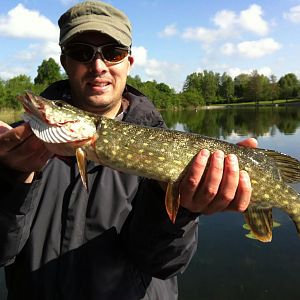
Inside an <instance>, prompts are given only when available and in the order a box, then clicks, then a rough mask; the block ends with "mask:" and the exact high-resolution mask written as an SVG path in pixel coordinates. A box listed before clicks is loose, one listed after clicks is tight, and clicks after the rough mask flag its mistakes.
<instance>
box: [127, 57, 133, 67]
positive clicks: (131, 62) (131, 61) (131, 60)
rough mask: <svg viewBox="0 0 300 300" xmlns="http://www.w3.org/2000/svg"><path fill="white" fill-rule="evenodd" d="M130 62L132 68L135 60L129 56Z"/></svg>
mask: <svg viewBox="0 0 300 300" xmlns="http://www.w3.org/2000/svg"><path fill="white" fill-rule="evenodd" d="M128 60H129V63H130V67H132V65H133V63H134V58H133V56H131V55H130V56H128Z"/></svg>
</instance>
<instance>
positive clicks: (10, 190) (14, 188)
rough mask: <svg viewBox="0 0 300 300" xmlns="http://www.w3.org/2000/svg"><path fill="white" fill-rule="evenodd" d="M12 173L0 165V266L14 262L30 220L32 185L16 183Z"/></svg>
mask: <svg viewBox="0 0 300 300" xmlns="http://www.w3.org/2000/svg"><path fill="white" fill-rule="evenodd" d="M14 178H15V176H14V171H12V170H10V169H8V168H6V167H4V166H1V165H0V191H1V196H0V266H4V265H8V264H10V263H12V262H13V261H14V258H15V256H16V255H17V254H18V253H19V251H20V250H21V248H22V247H23V246H24V244H25V242H26V240H27V238H28V236H29V228H30V223H31V221H30V220H31V219H32V216H31V215H32V214H31V213H30V212H31V207H32V203H31V200H30V198H31V197H27V195H28V193H29V192H30V190H31V186H32V185H33V184H25V183H18V182H16V180H14Z"/></svg>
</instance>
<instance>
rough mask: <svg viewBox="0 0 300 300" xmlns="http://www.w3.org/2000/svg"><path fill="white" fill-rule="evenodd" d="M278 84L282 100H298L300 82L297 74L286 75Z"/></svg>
mask: <svg viewBox="0 0 300 300" xmlns="http://www.w3.org/2000/svg"><path fill="white" fill-rule="evenodd" d="M278 84H279V86H280V91H281V93H280V94H281V97H282V98H284V99H288V98H296V97H298V96H299V95H300V82H299V80H298V79H297V77H296V75H295V74H293V73H289V74H286V75H284V76H283V77H281V78H280V79H279V81H278Z"/></svg>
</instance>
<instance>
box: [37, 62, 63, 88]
mask: <svg viewBox="0 0 300 300" xmlns="http://www.w3.org/2000/svg"><path fill="white" fill-rule="evenodd" d="M37 73H38V74H37V77H36V78H34V83H35V84H41V85H49V84H51V83H53V82H55V81H58V80H61V79H63V78H64V76H63V75H62V74H61V72H60V66H59V65H58V64H57V63H56V62H55V60H54V59H53V58H49V59H48V60H43V62H42V64H41V65H40V66H39V67H38V70H37Z"/></svg>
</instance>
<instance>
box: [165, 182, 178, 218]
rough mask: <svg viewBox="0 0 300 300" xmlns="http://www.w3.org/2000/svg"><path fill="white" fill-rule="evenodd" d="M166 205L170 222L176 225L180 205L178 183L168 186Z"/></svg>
mask: <svg viewBox="0 0 300 300" xmlns="http://www.w3.org/2000/svg"><path fill="white" fill-rule="evenodd" d="M165 205H166V210H167V213H168V216H169V218H170V220H171V221H172V223H175V221H176V216H177V212H178V208H179V205H180V194H179V184H178V183H177V182H176V183H169V184H168V186H167V191H166V196H165Z"/></svg>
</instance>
